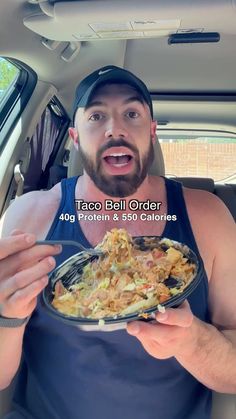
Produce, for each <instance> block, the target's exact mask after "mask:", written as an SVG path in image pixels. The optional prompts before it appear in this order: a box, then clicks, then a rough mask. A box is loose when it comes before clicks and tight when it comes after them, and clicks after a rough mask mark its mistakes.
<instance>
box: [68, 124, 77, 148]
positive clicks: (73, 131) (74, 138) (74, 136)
mask: <svg viewBox="0 0 236 419" xmlns="http://www.w3.org/2000/svg"><path fill="white" fill-rule="evenodd" d="M69 136H70V138H71V139H72V141H73V143H74V146H75V148H76V150H79V134H78V131H77V129H76V128H72V127H70V128H69Z"/></svg>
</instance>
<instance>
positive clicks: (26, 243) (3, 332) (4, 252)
mask: <svg viewBox="0 0 236 419" xmlns="http://www.w3.org/2000/svg"><path fill="white" fill-rule="evenodd" d="M20 201H24V202H23V205H21V204H22V203H21V202H20ZM26 201H27V197H26V196H24V199H22V200H21V199H19V200H18V202H16V203H14V204H13V205H12V206H11V207H10V208H9V211H8V212H7V214H6V217H4V221H3V225H2V236H5V237H4V238H3V237H2V238H1V239H0V315H2V316H4V317H10V318H25V317H28V316H30V315H31V313H32V311H33V310H34V308H35V306H36V302H37V295H38V294H39V293H40V292H41V291H42V289H43V288H44V287H45V286H46V284H47V281H48V277H47V274H48V273H49V272H50V271H51V270H52V269H53V268H54V266H55V260H54V258H52V257H51V256H52V255H55V254H57V253H58V252H59V251H60V249H58V248H57V247H54V246H35V245H34V244H35V240H36V235H35V234H22V232H21V231H15V232H14V233H13V235H11V236H10V233H9V231H10V230H12V229H13V228H17V227H18V228H19V227H20V228H21V229H22V228H24V229H25V230H26V231H27V225H26V223H27V222H28V228H29V230H30V231H31V232H32V230H33V228H32V225H30V223H29V213H28V211H30V210H31V209H32V208H31V207H32V205H34V203H33V202H32V201H31V202H29V204H28V205H27V202H26ZM31 214H32V213H31ZM24 331H25V326H24V325H23V326H20V327H17V328H5V327H0V371H1V374H0V390H2V389H4V388H6V387H7V386H8V385H9V384H10V382H11V380H12V379H13V377H14V376H15V374H16V372H17V369H18V367H19V364H20V359H21V353H22V341H23V335H24Z"/></svg>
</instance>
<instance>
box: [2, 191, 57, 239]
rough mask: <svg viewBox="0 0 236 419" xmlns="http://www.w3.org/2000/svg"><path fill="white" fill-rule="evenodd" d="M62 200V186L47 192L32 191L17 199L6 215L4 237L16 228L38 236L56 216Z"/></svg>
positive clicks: (3, 229) (4, 218)
mask: <svg viewBox="0 0 236 419" xmlns="http://www.w3.org/2000/svg"><path fill="white" fill-rule="evenodd" d="M60 200H61V188H60V184H57V185H55V186H54V187H53V188H52V189H50V190H47V191H32V192H28V193H26V194H24V195H22V196H20V197H19V198H16V199H15V200H14V201H13V202H12V204H11V205H10V206H9V208H8V209H7V211H6V213H5V214H4V217H3V220H2V235H3V236H6V235H8V234H10V232H11V231H12V230H14V229H16V228H17V229H21V230H23V231H28V232H32V233H36V234H37V232H38V229H39V228H41V227H42V228H43V226H44V224H46V223H47V221H48V220H49V219H50V218H51V217H52V216H53V215H54V214H55V212H56V211H57V208H58V206H59V203H60Z"/></svg>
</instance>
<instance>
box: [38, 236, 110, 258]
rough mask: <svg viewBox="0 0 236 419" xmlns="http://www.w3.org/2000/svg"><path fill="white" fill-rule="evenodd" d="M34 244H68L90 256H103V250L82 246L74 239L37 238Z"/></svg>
mask: <svg viewBox="0 0 236 419" xmlns="http://www.w3.org/2000/svg"><path fill="white" fill-rule="evenodd" d="M35 244H51V245H53V244H62V245H69V246H76V247H78V248H79V249H80V250H82V251H84V252H86V253H88V254H89V255H91V256H103V255H104V252H103V251H102V250H99V249H96V248H95V249H92V248H91V247H90V248H87V247H84V246H83V245H82V244H81V243H79V242H77V241H75V240H37V241H36V243H35Z"/></svg>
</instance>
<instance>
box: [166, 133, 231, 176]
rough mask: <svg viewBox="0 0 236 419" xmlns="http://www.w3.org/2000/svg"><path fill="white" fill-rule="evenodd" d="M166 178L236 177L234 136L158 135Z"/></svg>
mask: <svg viewBox="0 0 236 419" xmlns="http://www.w3.org/2000/svg"><path fill="white" fill-rule="evenodd" d="M158 138H159V142H160V145H161V148H162V152H163V155H164V160H165V168H166V174H167V175H168V176H193V177H194V176H196V177H209V178H212V179H214V181H223V180H224V181H225V180H228V179H230V180H232V179H233V178H234V177H235V178H236V135H235V134H234V133H221V132H199V131H196V132H193V131H191V132H185V133H183V132H173V133H170V132H168V133H166V134H165V133H159V135H158Z"/></svg>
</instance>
